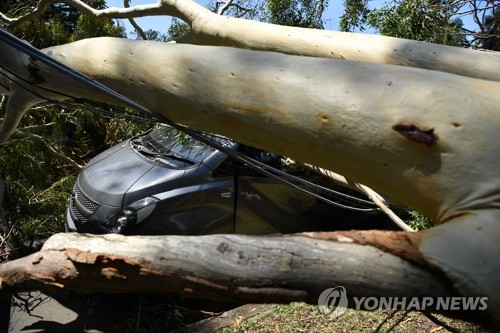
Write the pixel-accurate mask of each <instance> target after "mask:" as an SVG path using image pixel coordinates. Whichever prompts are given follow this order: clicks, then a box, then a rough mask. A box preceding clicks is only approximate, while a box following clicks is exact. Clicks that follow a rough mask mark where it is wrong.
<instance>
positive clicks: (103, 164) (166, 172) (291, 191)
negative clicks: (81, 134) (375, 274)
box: [66, 127, 393, 235]
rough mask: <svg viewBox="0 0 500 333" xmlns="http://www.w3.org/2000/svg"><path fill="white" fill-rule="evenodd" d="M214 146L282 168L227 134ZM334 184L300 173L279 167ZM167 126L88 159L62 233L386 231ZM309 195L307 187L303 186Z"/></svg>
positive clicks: (382, 223) (374, 220) (378, 219)
mask: <svg viewBox="0 0 500 333" xmlns="http://www.w3.org/2000/svg"><path fill="white" fill-rule="evenodd" d="M211 138H212V139H213V140H216V141H217V142H218V143H219V144H222V145H224V146H225V147H228V148H231V149H234V150H237V151H239V152H240V153H243V154H244V156H248V157H250V158H252V159H256V160H258V161H262V162H264V163H266V165H270V166H272V167H274V168H277V169H280V170H283V169H284V168H283V166H282V163H281V162H282V159H281V157H280V156H277V155H275V154H271V153H268V152H264V151H262V150H259V149H255V148H252V147H249V146H245V145H242V144H238V143H236V142H233V141H231V140H229V139H225V138H220V137H215V136H213V137H211ZM286 171H287V172H288V173H294V174H296V175H298V176H300V177H301V178H308V179H309V180H313V181H315V182H316V183H320V184H321V185H326V186H327V187H329V188H332V187H334V188H336V189H337V190H339V189H340V190H341V191H343V192H344V193H345V192H346V191H347V190H346V189H344V188H340V187H338V186H336V185H335V184H333V183H332V182H330V181H328V180H326V179H325V178H323V177H321V176H319V175H317V174H315V173H308V172H306V171H303V170H286ZM301 186H302V185H296V186H295V187H294V186H291V185H290V184H287V183H285V182H282V181H281V180H279V179H276V178H273V177H269V176H266V175H263V174H262V173H261V172H259V171H258V170H257V169H256V168H255V167H253V166H250V165H248V164H246V163H242V162H241V161H237V160H236V159H234V158H232V157H230V156H228V155H227V154H225V153H223V152H221V151H219V150H217V149H215V148H212V147H210V146H208V145H206V144H205V143H202V142H200V141H198V140H196V139H193V138H191V137H189V136H187V135H182V134H180V132H179V131H177V130H175V129H172V128H170V127H163V128H160V129H155V130H152V131H149V132H147V133H145V134H142V135H139V136H137V137H135V138H133V139H130V140H127V141H125V142H123V143H121V144H118V145H116V146H114V147H112V148H110V149H108V150H106V151H105V152H103V153H101V154H100V155H98V156H96V157H95V158H93V159H92V160H91V161H90V162H89V163H88V164H87V166H86V167H85V169H84V170H83V171H82V172H81V174H80V175H79V177H78V180H77V182H76V184H75V186H74V191H73V194H72V196H71V199H70V203H69V207H68V211H67V221H66V230H67V231H75V232H88V233H112V232H114V233H123V234H129V235H130V234H134V235H167V234H178V235H202V234H213V233H238V234H271V233H290V232H299V231H312V230H339V229H350V228H373V229H375V228H378V229H387V228H392V227H393V226H392V224H391V223H390V222H388V220H387V219H386V218H385V216H383V215H382V214H381V213H378V212H377V213H371V214H368V213H363V212H358V211H351V210H347V209H342V208H339V207H337V206H335V205H332V204H330V203H328V202H325V201H324V200H320V199H321V198H323V197H329V196H331V194H328V192H327V191H324V190H322V189H321V188H313V190H312V193H315V194H317V195H321V196H315V195H312V194H311V193H308V192H305V191H303V190H302V189H301ZM309 192H311V190H310V189H309Z"/></svg>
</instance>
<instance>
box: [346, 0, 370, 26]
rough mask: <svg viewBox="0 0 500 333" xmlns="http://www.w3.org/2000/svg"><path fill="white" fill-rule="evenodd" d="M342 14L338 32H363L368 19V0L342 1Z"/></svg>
mask: <svg viewBox="0 0 500 333" xmlns="http://www.w3.org/2000/svg"><path fill="white" fill-rule="evenodd" d="M344 8H345V10H344V14H342V16H341V17H340V22H339V23H340V31H350V32H354V30H355V29H356V28H359V29H360V30H361V31H363V30H364V24H366V21H367V19H368V13H369V12H370V11H369V9H368V0H344Z"/></svg>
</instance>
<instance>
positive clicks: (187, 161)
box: [138, 149, 195, 165]
mask: <svg viewBox="0 0 500 333" xmlns="http://www.w3.org/2000/svg"><path fill="white" fill-rule="evenodd" d="M138 151H139V152H141V153H142V154H144V155H146V156H149V157H157V158H170V159H173V160H176V161H179V162H183V163H186V164H189V165H194V164H195V162H193V161H191V160H188V159H187V158H184V157H181V156H179V155H175V154H161V153H153V152H151V151H149V150H147V149H138Z"/></svg>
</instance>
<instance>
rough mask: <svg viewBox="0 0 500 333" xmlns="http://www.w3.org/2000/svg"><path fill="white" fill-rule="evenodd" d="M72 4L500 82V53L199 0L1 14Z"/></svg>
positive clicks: (204, 33)
mask: <svg viewBox="0 0 500 333" xmlns="http://www.w3.org/2000/svg"><path fill="white" fill-rule="evenodd" d="M53 3H67V4H69V5H71V6H74V7H75V8H76V9H78V10H79V11H81V12H82V13H85V14H86V15H91V16H95V17H99V18H134V17H142V16H153V15H168V16H174V17H178V18H180V19H181V20H183V21H185V22H186V23H188V24H189V25H190V26H191V29H192V32H191V33H190V34H188V35H186V36H184V37H182V38H180V39H178V40H177V41H178V42H182V43H190V44H200V45H219V46H233V47H239V48H244V49H253V50H262V51H275V52H281V53H287V54H295V55H305V56H314V57H326V58H336V59H347V60H355V61H363V62H374V63H383V64H395V65H402V66H409V67H419V68H426V69H431V70H438V71H444V72H450V73H454V74H459V75H464V76H471V77H476V78H482V79H487V80H494V81H500V66H499V65H498V63H499V62H500V54H499V53H497V52H479V51H474V50H470V49H464V48H456V47H450V46H445V45H437V44H431V43H424V42H418V41H413V40H407V39H399V38H393V37H386V36H379V35H368V34H354V33H346V32H337V31H330V30H317V29H305V28H296V27H286V26H279V25H273V24H268V23H263V22H257V21H253V20H245V19H238V18H232V17H225V16H220V15H217V14H215V13H212V12H210V11H209V10H207V9H206V8H204V7H202V6H200V5H199V4H197V3H196V2H194V1H189V0H183V1H178V0H159V1H158V2H157V3H156V4H149V5H139V6H134V7H130V8H107V9H103V10H96V9H94V8H92V7H90V6H88V5H86V4H85V3H83V2H81V1H78V0H66V1H58V0H44V1H41V2H40V3H39V5H38V7H37V8H36V10H34V11H33V12H31V13H29V14H27V15H25V16H22V17H20V18H15V19H11V18H7V17H0V18H1V19H3V21H4V22H7V23H9V24H10V26H11V27H15V26H17V25H19V24H20V23H22V22H25V21H27V20H30V19H35V18H36V17H38V16H39V15H41V14H42V13H43V12H44V11H45V10H46V9H47V8H48V6H49V5H50V4H53Z"/></svg>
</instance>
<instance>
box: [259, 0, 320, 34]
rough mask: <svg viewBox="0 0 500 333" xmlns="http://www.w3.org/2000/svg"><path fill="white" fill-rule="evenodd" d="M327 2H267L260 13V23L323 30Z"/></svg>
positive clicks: (300, 0)
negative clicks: (323, 16)
mask: <svg viewBox="0 0 500 333" xmlns="http://www.w3.org/2000/svg"><path fill="white" fill-rule="evenodd" d="M327 7H328V1H327V0H268V1H267V2H266V3H265V5H264V7H263V8H262V12H261V13H260V16H261V19H262V21H265V22H269V23H273V24H279V25H287V26H294V27H302V28H314V29H323V20H322V15H323V12H324V11H325V9H326V8H327Z"/></svg>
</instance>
